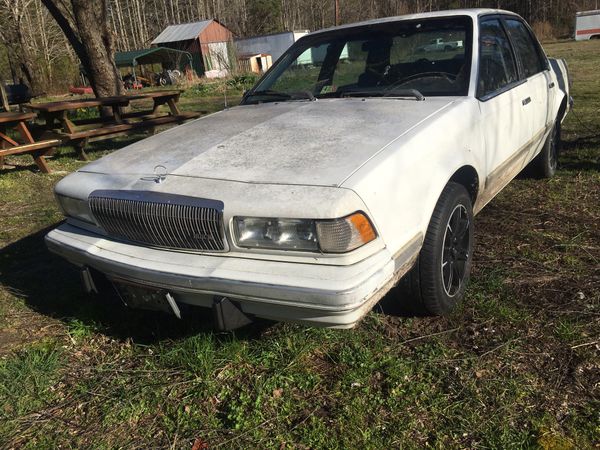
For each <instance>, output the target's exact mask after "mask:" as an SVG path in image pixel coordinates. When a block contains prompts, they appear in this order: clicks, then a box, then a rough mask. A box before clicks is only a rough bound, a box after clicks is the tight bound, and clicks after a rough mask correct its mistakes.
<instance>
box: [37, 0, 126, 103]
mask: <svg viewBox="0 0 600 450" xmlns="http://www.w3.org/2000/svg"><path fill="white" fill-rule="evenodd" d="M41 1H42V3H43V4H44V5H45V6H46V8H48V11H49V12H50V14H52V17H54V19H55V20H56V22H57V23H58V25H59V26H60V28H61V29H62V30H63V33H64V34H65V36H66V37H67V39H68V40H69V43H70V44H71V46H72V47H73V50H75V53H76V54H77V56H78V57H79V59H80V61H81V64H82V65H83V67H84V69H85V72H86V74H87V77H88V79H89V80H90V84H91V86H92V89H93V90H94V94H95V95H96V97H109V96H113V95H122V94H123V93H124V92H125V91H124V88H123V83H122V82H121V78H120V76H119V72H118V70H117V67H116V65H115V60H114V56H113V55H114V45H113V36H112V33H111V31H110V21H109V17H108V0H71V6H72V8H73V17H74V23H71V22H70V21H69V19H67V17H66V16H65V14H64V13H63V11H61V9H60V8H59V6H58V3H59V2H58V1H57V0H41Z"/></svg>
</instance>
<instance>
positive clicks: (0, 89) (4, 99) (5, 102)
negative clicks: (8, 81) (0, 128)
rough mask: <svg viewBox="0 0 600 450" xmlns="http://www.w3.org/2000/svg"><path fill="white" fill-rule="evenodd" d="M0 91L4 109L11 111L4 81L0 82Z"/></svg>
mask: <svg viewBox="0 0 600 450" xmlns="http://www.w3.org/2000/svg"><path fill="white" fill-rule="evenodd" d="M0 93H1V94H2V107H3V108H4V111H10V105H9V104H8V95H6V89H5V88H4V83H0Z"/></svg>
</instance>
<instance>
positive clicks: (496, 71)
mask: <svg viewBox="0 0 600 450" xmlns="http://www.w3.org/2000/svg"><path fill="white" fill-rule="evenodd" d="M529 96H530V94H529V92H528V87H527V82H526V81H525V80H524V79H523V78H522V77H521V76H520V74H519V70H518V64H517V60H516V57H515V53H514V51H513V48H512V46H511V44H510V41H509V38H508V34H507V32H506V30H505V27H504V25H503V23H502V19H501V18H500V17H499V16H487V17H483V18H481V19H480V24H479V75H478V85H477V98H478V100H479V108H480V110H481V119H482V122H481V129H482V132H483V136H484V139H485V145H486V165H487V170H486V172H487V173H486V186H485V194H486V195H485V200H484V201H482V202H483V203H486V202H487V201H488V200H489V199H491V198H492V197H493V196H494V195H495V194H496V193H497V192H498V191H499V190H500V189H502V188H503V187H504V186H505V185H506V184H507V183H508V182H509V181H510V180H512V178H513V177H514V176H515V175H516V174H517V173H518V172H519V170H520V168H521V167H522V159H523V153H524V152H523V149H524V148H526V147H527V145H528V142H529V141H530V139H531V133H532V128H531V123H530V120H529V118H528V117H527V111H526V107H525V106H524V105H523V100H524V99H526V98H527V97H529ZM481 206H483V205H481Z"/></svg>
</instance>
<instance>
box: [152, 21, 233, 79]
mask: <svg viewBox="0 0 600 450" xmlns="http://www.w3.org/2000/svg"><path fill="white" fill-rule="evenodd" d="M232 43H233V33H232V32H231V31H230V30H229V29H228V28H227V27H224V26H223V25H221V24H220V23H219V22H218V21H216V20H214V19H209V20H201V21H200V22H192V23H182V24H179V25H169V26H168V27H167V28H165V29H164V30H163V32H162V33H160V34H159V35H158V36H157V37H156V39H154V40H153V41H152V45H156V46H159V47H169V48H174V49H176V50H183V51H186V52H189V53H190V54H191V55H192V65H193V69H194V70H195V71H196V74H197V75H198V76H202V75H205V74H206V72H209V71H217V72H222V71H229V70H230V69H231V62H233V59H232V58H230V54H231V51H232V45H233V44H232ZM213 73H215V72H213ZM209 75H210V74H209Z"/></svg>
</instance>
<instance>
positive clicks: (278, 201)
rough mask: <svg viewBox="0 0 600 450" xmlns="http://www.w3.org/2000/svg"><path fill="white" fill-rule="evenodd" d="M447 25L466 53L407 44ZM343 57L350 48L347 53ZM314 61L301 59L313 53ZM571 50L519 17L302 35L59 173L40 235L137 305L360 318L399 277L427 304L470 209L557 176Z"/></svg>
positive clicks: (442, 284) (488, 14)
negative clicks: (529, 176) (162, 125)
mask: <svg viewBox="0 0 600 450" xmlns="http://www.w3.org/2000/svg"><path fill="white" fill-rule="evenodd" d="M440 35H452V36H454V37H455V39H458V40H462V41H463V42H464V45H463V47H462V49H461V51H459V52H451V53H448V54H446V53H440V54H437V55H436V56H434V57H432V59H427V58H424V57H423V56H422V55H420V54H412V53H411V52H410V51H409V50H410V49H411V48H412V49H415V52H416V49H417V48H418V45H416V44H417V43H419V42H424V41H425V42H427V41H428V40H430V39H433V38H435V37H436V36H440ZM342 52H346V54H347V57H346V56H345V57H344V58H343V61H342V60H341V59H340V55H341V54H342ZM315 54H318V55H321V56H322V58H321V57H320V61H319V62H315V63H314V64H308V65H307V64H297V63H296V61H298V60H304V59H306V58H307V57H311V55H315ZM569 107H570V104H569V83H568V77H567V71H566V66H565V64H564V62H562V61H554V60H551V61H549V60H548V58H547V57H546V55H545V54H544V52H543V50H542V47H541V46H540V44H539V43H538V41H537V40H536V38H535V37H534V35H533V33H532V31H531V29H530V28H529V26H528V25H527V24H526V23H525V22H524V21H523V19H521V18H520V17H519V16H517V15H515V14H512V13H509V12H505V11H498V10H482V9H477V10H456V11H451V12H437V13H430V14H419V15H412V16H404V17H393V18H387V19H381V20H373V21H369V22H363V23H357V24H351V25H344V26H340V27H336V28H331V29H328V30H323V31H317V32H315V33H311V34H309V35H307V36H305V37H303V38H302V39H300V40H299V41H298V42H297V43H296V44H294V45H293V46H292V47H291V48H290V49H289V50H288V51H287V52H286V53H285V54H284V55H283V56H282V57H281V58H280V59H279V60H278V61H277V63H276V64H275V65H274V66H273V67H272V68H271V69H270V70H269V71H268V72H267V73H266V74H265V76H264V77H263V78H262V79H261V80H260V81H259V82H258V83H257V84H256V86H255V87H254V88H253V89H252V90H251V91H249V92H248V93H247V94H246V95H245V96H244V99H243V100H242V103H241V105H240V106H237V107H234V108H230V109H226V110H224V111H221V112H219V113H216V114H212V115H210V116H206V117H203V118H201V119H198V120H196V121H193V122H190V123H187V124H185V125H182V126H179V127H176V128H173V129H170V130H168V131H165V132H163V133H161V134H159V135H156V136H153V137H150V138H148V139H145V140H143V141H140V142H137V143H135V144H133V145H130V146H128V147H126V148H124V149H122V150H119V151H117V152H114V153H113V154H111V155H109V156H106V157H104V158H102V159H100V160H98V161H96V162H93V163H91V164H88V165H87V166H85V167H83V168H82V169H80V170H78V171H77V172H76V173H74V174H71V175H69V176H67V177H66V178H64V179H63V180H62V181H61V182H60V183H58V185H57V186H56V197H57V199H58V202H59V203H60V206H61V208H62V210H63V211H64V213H65V215H66V217H67V220H66V222H65V223H63V224H61V225H60V226H59V227H58V228H56V229H55V230H53V231H52V232H50V233H49V234H48V236H47V237H46V242H47V245H48V247H49V249H50V250H51V251H53V252H55V253H57V254H59V255H62V256H64V257H65V258H66V259H68V260H69V261H71V262H73V263H74V264H76V265H78V266H79V267H80V268H81V270H82V275H83V279H84V283H85V286H86V288H87V289H88V290H89V291H97V290H99V286H100V284H101V283H99V280H100V279H101V278H104V277H106V278H108V279H109V280H110V281H111V283H112V284H113V285H114V286H115V287H116V288H117V290H118V292H119V293H120V294H121V296H122V298H123V300H124V302H125V303H126V304H127V305H129V306H131V307H140V308H148V309H159V310H165V311H169V312H172V313H173V314H175V315H177V316H180V315H181V313H182V311H183V310H184V309H185V308H182V305H185V304H187V305H195V306H201V307H206V308H212V309H213V312H214V313H215V317H216V319H217V323H218V325H219V326H220V327H221V328H233V327H235V326H238V325H241V324H243V323H245V322H246V321H248V320H251V319H252V318H254V317H262V318H268V319H274V320H283V321H299V322H303V323H307V324H315V325H321V326H330V327H351V326H353V325H355V324H356V323H357V322H358V321H359V320H360V319H361V318H362V317H363V316H364V315H365V314H366V313H367V312H369V310H370V309H371V308H372V306H373V305H374V304H376V303H377V302H378V301H379V300H380V299H381V297H382V296H383V295H384V294H386V293H387V292H388V291H389V290H390V288H391V287H393V286H394V285H395V284H396V283H397V282H398V281H399V280H400V279H401V278H403V277H404V280H405V281H404V282H403V283H402V285H403V289H402V290H401V292H400V294H398V298H397V301H398V302H410V303H411V304H412V305H413V306H414V307H416V308H420V309H425V310H426V311H428V312H430V313H433V314H445V313H448V312H449V311H451V310H452V309H453V308H454V306H455V305H456V304H457V303H458V302H459V301H460V300H461V298H462V297H463V295H464V293H465V289H466V286H467V282H468V279H469V272H470V268H471V261H472V254H473V227H474V222H473V216H474V214H476V213H477V212H479V211H480V210H481V209H482V208H483V207H484V206H485V205H486V204H487V203H488V202H489V201H490V200H491V199H492V198H493V197H494V196H495V195H496V194H497V193H498V192H500V190H502V188H503V187H504V186H506V184H507V183H509V182H510V181H511V180H512V179H513V178H514V177H515V175H517V174H518V173H519V172H520V171H521V170H522V169H523V168H524V167H525V166H527V165H530V166H531V168H532V170H534V171H535V172H536V173H537V174H538V175H540V176H545V177H549V176H552V175H553V174H554V172H555V170H556V164H557V152H558V150H557V144H558V139H559V136H560V124H561V121H562V120H563V118H564V116H565V114H566V113H567V111H568V109H569Z"/></svg>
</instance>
